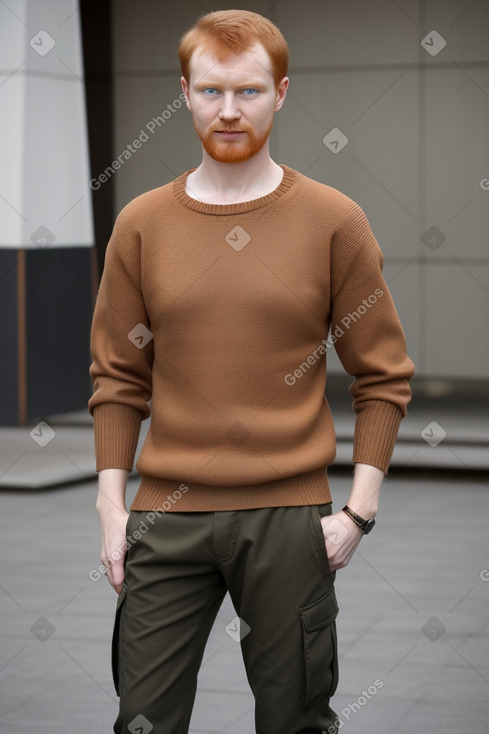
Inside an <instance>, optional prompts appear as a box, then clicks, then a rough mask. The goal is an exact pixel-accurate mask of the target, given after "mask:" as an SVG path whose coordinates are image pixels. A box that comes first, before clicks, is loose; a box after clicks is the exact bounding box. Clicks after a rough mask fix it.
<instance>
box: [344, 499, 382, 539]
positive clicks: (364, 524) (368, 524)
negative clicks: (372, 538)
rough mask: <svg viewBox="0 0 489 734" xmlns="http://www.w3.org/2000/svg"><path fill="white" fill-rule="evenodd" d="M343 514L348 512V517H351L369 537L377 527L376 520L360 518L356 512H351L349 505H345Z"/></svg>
mask: <svg viewBox="0 0 489 734" xmlns="http://www.w3.org/2000/svg"><path fill="white" fill-rule="evenodd" d="M343 512H346V514H347V515H348V517H350V518H351V519H352V520H353V522H354V523H356V524H357V525H358V527H359V528H360V530H361V531H362V533H363V534H364V535H368V533H369V532H370V531H371V530H372V528H373V526H374V525H375V520H374V519H373V518H371V519H370V520H365V519H364V518H363V517H360V515H357V513H356V512H353V510H351V509H350V508H349V507H348V505H345V506H344V507H343Z"/></svg>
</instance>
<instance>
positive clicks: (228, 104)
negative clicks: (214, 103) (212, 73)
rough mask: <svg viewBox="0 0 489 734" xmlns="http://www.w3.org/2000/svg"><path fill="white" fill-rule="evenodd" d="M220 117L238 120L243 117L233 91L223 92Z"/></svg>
mask: <svg viewBox="0 0 489 734" xmlns="http://www.w3.org/2000/svg"><path fill="white" fill-rule="evenodd" d="M219 117H220V119H221V120H236V119H239V118H240V117H241V112H240V110H239V107H238V103H237V101H236V98H235V96H234V94H233V92H229V93H224V94H223V98H222V105H221V109H220V110H219Z"/></svg>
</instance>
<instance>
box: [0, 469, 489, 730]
mask: <svg viewBox="0 0 489 734" xmlns="http://www.w3.org/2000/svg"><path fill="white" fill-rule="evenodd" d="M330 476H331V485H332V490H333V496H334V506H335V509H337V508H339V507H341V506H342V503H343V502H344V500H345V499H346V496H347V493H348V489H349V484H350V475H349V473H339V472H332V473H331V475H330ZM136 489H137V480H131V481H130V485H129V488H128V497H127V499H128V503H129V502H130V501H131V499H132V497H133V496H134V494H135V491H136ZM488 489H489V484H488V483H487V482H485V481H483V480H482V479H481V478H480V476H479V478H478V477H477V476H474V475H472V476H471V475H468V474H467V475H465V476H464V475H460V476H457V475H453V474H452V475H450V474H448V473H445V474H439V475H435V474H432V475H428V474H424V475H423V474H420V473H418V474H416V473H411V474H409V473H407V472H406V473H404V474H402V473H396V471H395V470H394V471H392V473H391V475H390V477H389V478H388V479H387V480H386V482H385V483H384V488H383V490H382V502H381V510H380V512H379V516H378V524H377V526H376V528H375V531H374V532H373V533H372V534H371V535H369V536H368V537H366V538H364V539H363V540H362V542H361V544H360V546H359V549H358V551H357V553H356V555H355V556H354V558H353V560H352V562H351V564H350V565H349V566H348V567H347V568H346V569H343V570H342V571H340V572H338V576H337V596H338V602H339V605H340V614H339V617H338V636H339V655H340V683H339V687H338V691H337V694H336V696H335V697H334V700H333V707H334V708H335V710H336V711H337V713H338V714H339V715H340V717H341V719H342V721H343V722H344V724H345V725H346V729H344V731H347V732H348V733H349V734H355V733H356V732H358V733H360V732H361V734H388V733H389V734H391V732H396V734H411V733H412V732H413V731H423V732H429V733H430V734H437V733H438V732H440V734H441V733H443V734H455V733H457V734H459V732H471V734H486V732H487V720H488V714H489V704H488V699H489V695H488V694H489V604H488V601H489V581H484V580H483V578H486V577H487V576H489V574H484V573H482V577H483V578H481V572H483V571H484V569H488V568H489V533H488V529H487V527H488V523H487V518H488V510H489V491H488ZM96 491H97V488H96V484H95V482H91V481H90V482H87V483H85V484H77V485H72V486H70V487H64V488H63V487H60V488H58V489H51V490H37V491H19V490H17V491H8V490H5V491H3V492H2V494H1V500H2V507H3V511H2V514H1V519H0V529H1V536H0V544H1V547H2V559H3V563H2V579H1V582H0V583H1V588H0V592H1V594H0V602H1V606H0V613H1V619H2V625H1V630H0V635H1V654H0V669H1V674H0V675H1V679H0V691H1V693H0V696H1V714H0V731H1V732H2V733H3V732H5V734H7V733H8V734H31V733H32V734H34V732H35V734H48V733H49V734H61V733H63V734H67V733H68V732H69V734H82V733H83V734H108V733H109V732H111V731H112V725H113V721H114V719H115V717H116V713H117V702H118V699H117V697H116V695H115V691H114V688H113V684H112V677H111V668H110V638H111V634H112V623H113V614H114V609H115V601H116V595H115V592H114V591H113V590H112V589H111V588H110V586H109V585H108V582H107V581H106V579H105V578H103V579H101V580H100V581H98V582H93V581H90V579H89V577H88V572H89V571H90V569H92V568H96V567H97V566H98V564H99V525H98V518H97V515H96V512H95V507H94V505H95V496H96ZM234 616H235V612H234V609H233V607H232V604H231V602H230V598H229V595H227V596H226V598H225V600H224V603H223V605H222V607H221V609H220V611H219V614H218V617H217V619H216V622H215V625H214V628H213V630H212V632H211V635H210V637H209V640H208V643H207V647H206V652H205V655H204V661H203V665H202V667H201V670H200V674H199V684H198V692H197V698H196V703H195V707H194V712H193V717H192V722H191V730H190V731H191V734H204V733H205V734H210V733H212V734H218V733H219V734H221V733H222V734H253V732H254V731H255V729H254V724H253V721H254V716H253V708H254V701H253V696H252V694H251V692H250V690H249V687H248V683H247V680H246V675H245V671H244V667H243V663H242V660H241V654H240V647H239V644H237V643H236V642H234V641H233V640H232V639H231V638H230V637H229V636H228V635H227V634H226V632H225V629H224V628H225V626H226V624H227V623H228V622H229V621H230V620H231V619H232V618H233V617H234ZM39 618H46V619H47V620H48V621H49V623H50V624H51V625H52V626H53V628H54V629H53V630H52V634H51V635H50V636H49V637H48V638H47V639H45V640H44V641H42V640H40V639H38V637H36V636H35V635H34V634H33V633H32V632H31V631H30V628H31V627H32V625H33V624H35V623H36V621H37V620H38V619H39ZM431 618H435V621H432V622H430V624H429V627H430V629H434V630H435V631H436V630H440V631H443V629H444V628H446V631H445V632H444V633H443V634H442V635H441V636H440V637H439V639H437V640H436V641H433V640H431V639H430V638H429V637H427V636H426V635H425V634H423V632H422V627H423V626H424V625H425V623H426V622H427V621H428V620H430V619H431ZM44 625H46V623H45V622H44ZM441 625H443V627H442V626H441ZM375 681H380V683H381V684H382V685H381V686H380V684H379V683H378V684H377V686H378V692H377V693H376V694H375V695H373V696H371V698H370V699H369V700H367V699H365V698H361V697H362V690H365V689H368V687H369V686H372V685H374V682H375ZM352 710H355V711H356V713H352Z"/></svg>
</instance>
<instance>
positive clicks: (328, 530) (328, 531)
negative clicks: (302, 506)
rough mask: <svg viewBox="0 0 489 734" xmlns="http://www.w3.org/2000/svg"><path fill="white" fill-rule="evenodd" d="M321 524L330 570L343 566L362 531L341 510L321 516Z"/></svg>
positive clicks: (352, 552) (361, 535) (345, 564)
mask: <svg viewBox="0 0 489 734" xmlns="http://www.w3.org/2000/svg"><path fill="white" fill-rule="evenodd" d="M321 525H322V526H323V534H324V536H325V543H326V553H327V554H328V561H329V567H330V569H331V571H337V570H338V569H339V568H344V567H345V566H347V565H348V563H349V562H350V559H351V557H352V556H353V554H354V553H355V550H356V548H357V546H358V544H359V543H360V541H361V539H362V537H363V533H362V531H361V530H360V528H359V527H358V525H357V524H356V523H354V522H353V520H352V519H351V518H350V517H348V515H347V514H346V512H343V511H341V512H336V513H335V514H334V515H327V516H326V517H322V518H321Z"/></svg>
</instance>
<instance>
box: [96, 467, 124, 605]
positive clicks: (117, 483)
mask: <svg viewBox="0 0 489 734" xmlns="http://www.w3.org/2000/svg"><path fill="white" fill-rule="evenodd" d="M128 476H129V472H128V471H127V470H126V469H103V470H102V471H100V472H99V491H98V496H97V503H96V510H97V513H98V516H99V520H100V528H101V531H102V549H101V552H100V560H101V561H102V563H103V564H104V566H105V568H106V574H107V578H108V579H109V582H110V585H111V586H112V587H113V589H114V591H115V592H116V593H117V594H120V593H121V591H122V582H123V581H124V558H125V556H126V553H127V547H126V542H127V541H126V526H127V518H128V517H129V513H128V511H127V510H126V506H125V501H124V497H125V493H126V483H127V478H128Z"/></svg>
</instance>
